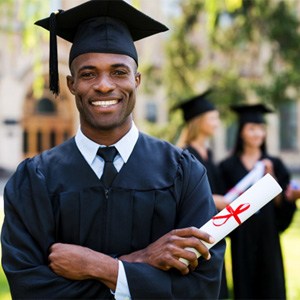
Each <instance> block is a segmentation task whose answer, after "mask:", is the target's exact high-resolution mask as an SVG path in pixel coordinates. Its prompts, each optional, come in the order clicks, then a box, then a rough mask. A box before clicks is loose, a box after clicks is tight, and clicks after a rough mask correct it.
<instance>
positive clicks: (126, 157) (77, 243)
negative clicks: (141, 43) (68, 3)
mask: <svg viewBox="0 0 300 300" xmlns="http://www.w3.org/2000/svg"><path fill="white" fill-rule="evenodd" d="M37 24H38V25H41V26H43V27H45V28H47V29H50V31H51V33H53V32H54V33H56V34H57V35H59V36H61V37H63V38H65V39H67V40H69V41H70V42H72V43H73V45H72V49H71V51H70V61H69V62H70V71H71V75H70V76H68V77H67V83H68V87H69V90H70V92H71V93H72V94H73V95H74V96H75V101H76V106H77V108H78V111H79V114H80V129H79V130H78V133H77V134H76V136H75V138H73V139H71V140H69V141H67V142H65V143H63V144H62V145H60V146H58V147H55V148H53V149H51V150H48V151H45V152H43V153H42V154H40V155H37V156H36V157H34V158H32V159H27V160H25V161H24V162H22V163H21V164H20V166H19V167H18V169H17V171H16V173H15V174H14V176H13V177H12V178H11V179H10V181H9V182H8V184H7V186H6V189H5V214H6V216H5V221H4V225H3V230H2V248H3V259H2V263H3V268H4V270H5V273H6V275H7V278H8V281H9V284H10V289H11V293H12V297H13V298H41V299H45V298H47V299H48V298H58V299H62V298H63V299H65V298H76V299H88V298H99V299H109V298H114V297H115V298H116V299H130V298H133V299H145V298H148V299H179V298H181V299H182V298H185V299H192V298H194V299H200V298H209V299H212V298H216V297H217V296H218V293H219V285H220V277H221V270H222V263H223V255H224V248H225V246H224V243H223V242H221V243H219V244H217V245H216V246H215V247H213V248H212V249H211V250H210V251H208V249H207V247H206V246H205V245H204V244H203V243H202V241H205V242H207V243H212V242H213V239H212V238H211V237H210V236H209V235H208V233H205V232H201V231H199V230H198V229H197V228H198V227H200V226H201V225H203V224H204V223H205V222H206V221H208V220H209V219H210V218H211V217H212V216H213V215H214V214H215V213H216V209H215V206H214V203H213V200H212V195H211V191H210V189H209V185H208V181H207V177H206V172H205V169H204V168H203V166H202V165H201V164H200V163H198V162H197V161H196V159H195V158H193V157H192V156H191V155H190V154H188V152H186V151H182V150H180V149H178V148H175V147H173V146H172V145H170V144H169V143H167V142H164V141H160V140H157V139H155V138H152V137H150V136H147V135H145V134H143V133H141V132H138V130H137V128H136V126H135V124H134V123H133V120H132V111H133V109H134V106H135V101H136V90H137V87H138V86H139V85H140V82H141V75H140V73H139V72H138V69H137V64H138V57H137V53H136V50H135V47H134V43H133V40H137V39H140V38H143V37H146V36H149V35H151V34H154V33H158V32H161V31H165V30H166V27H165V26H164V25H162V24H160V23H158V22H156V21H155V20H153V19H151V18H149V17H148V16H146V15H144V14H142V13H141V12H139V11H137V10H135V9H134V8H133V7H131V6H130V5H129V4H127V3H126V2H124V1H122V0H118V1H109V0H105V1H96V0H94V1H89V2H86V3H84V4H82V5H79V6H77V7H75V8H72V9H70V10H68V11H65V12H62V11H60V12H59V13H58V14H52V15H51V17H50V19H44V20H41V21H39V22H38V23H37ZM50 40H51V41H52V44H51V45H50V46H51V47H52V46H53V41H54V40H53V36H52V38H51V39H50ZM54 44H55V41H54ZM53 50H54V52H53ZM51 51H52V52H51V57H50V59H52V58H53V55H54V54H55V46H54V47H52V48H51ZM50 64H51V65H50V67H51V69H50V75H51V80H52V81H51V88H52V90H53V91H54V92H56V93H58V91H59V89H58V82H57V79H58V77H57V74H56V66H55V55H54V63H53V62H50ZM107 146H109V147H107ZM99 149H100V150H99ZM103 149H104V150H103ZM112 149H113V150H112ZM110 150H112V152H116V156H115V157H111V158H106V157H105V155H106V154H105V153H104V152H110ZM97 153H98V155H97ZM102 157H104V159H103V158H102ZM187 247H192V248H195V249H196V250H198V252H199V253H200V254H201V257H200V258H199V259H197V257H196V255H195V253H194V252H191V251H189V250H187V249H186V248H187ZM180 258H184V259H186V260H187V261H188V262H189V265H186V264H185V263H183V262H182V261H181V260H180Z"/></svg>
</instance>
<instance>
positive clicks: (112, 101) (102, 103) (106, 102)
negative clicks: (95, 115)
mask: <svg viewBox="0 0 300 300" xmlns="http://www.w3.org/2000/svg"><path fill="white" fill-rule="evenodd" d="M117 103H118V100H109V101H95V102H93V103H92V104H93V105H95V106H102V107H108V106H111V105H114V104H117Z"/></svg>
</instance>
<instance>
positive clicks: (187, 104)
mask: <svg viewBox="0 0 300 300" xmlns="http://www.w3.org/2000/svg"><path fill="white" fill-rule="evenodd" d="M211 92H212V90H208V91H206V92H204V93H203V94H201V95H197V96H194V97H192V98H190V99H188V100H186V101H184V102H183V103H180V104H178V105H177V106H176V107H174V109H181V110H182V112H183V117H184V120H185V121H186V122H187V121H189V120H191V119H193V118H194V117H197V116H199V115H201V114H203V113H205V112H207V111H210V110H216V107H215V106H214V105H213V104H212V103H211V102H210V101H209V95H210V94H211Z"/></svg>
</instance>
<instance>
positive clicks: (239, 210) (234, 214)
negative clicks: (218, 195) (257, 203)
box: [212, 203, 250, 226]
mask: <svg viewBox="0 0 300 300" xmlns="http://www.w3.org/2000/svg"><path fill="white" fill-rule="evenodd" d="M249 207H250V204H249V203H244V204H241V205H239V206H238V207H237V208H236V210H234V209H233V208H232V207H231V206H230V205H228V206H226V209H227V210H228V212H229V214H227V215H223V216H218V215H217V216H214V217H213V218H212V220H213V224H214V225H215V226H222V225H224V224H225V223H226V222H227V221H228V220H229V219H230V218H231V217H234V218H235V220H236V221H237V222H238V223H239V225H240V224H242V221H241V220H240V218H239V216H238V215H239V214H240V213H242V212H244V211H245V210H247V209H248V208H249ZM217 219H225V220H224V221H223V222H222V223H220V224H217V223H216V222H214V221H215V220H217Z"/></svg>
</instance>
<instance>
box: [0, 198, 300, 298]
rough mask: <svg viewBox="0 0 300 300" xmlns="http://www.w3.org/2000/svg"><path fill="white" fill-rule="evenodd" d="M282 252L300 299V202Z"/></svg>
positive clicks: (1, 289)
mask: <svg viewBox="0 0 300 300" xmlns="http://www.w3.org/2000/svg"><path fill="white" fill-rule="evenodd" d="M2 220H3V213H2V212H1V214H0V224H2ZM281 242H282V243H281V244H282V252H283V257H284V264H285V276H286V287H287V299H288V300H296V299H300V252H299V249H300V200H298V209H297V212H296V214H295V216H294V219H293V222H292V224H291V226H290V227H289V228H288V229H287V230H286V231H285V232H284V233H283V234H282V236H281ZM227 245H228V247H227V251H226V271H227V277H228V278H227V279H228V285H229V289H230V291H231V290H232V278H231V275H230V255H229V249H230V242H229V241H228V243H227ZM0 299H1V300H11V296H10V292H9V287H8V284H7V281H6V277H5V275H4V273H3V270H2V268H1V267H0Z"/></svg>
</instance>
